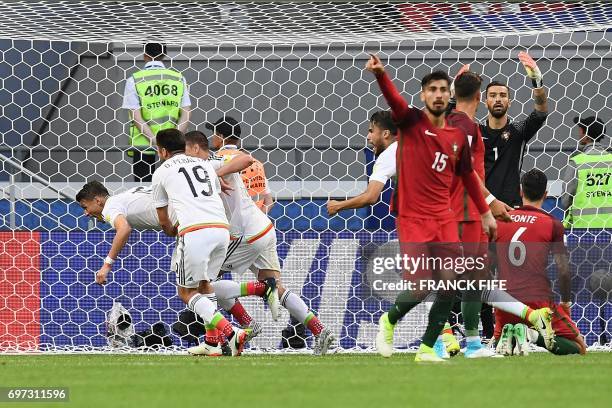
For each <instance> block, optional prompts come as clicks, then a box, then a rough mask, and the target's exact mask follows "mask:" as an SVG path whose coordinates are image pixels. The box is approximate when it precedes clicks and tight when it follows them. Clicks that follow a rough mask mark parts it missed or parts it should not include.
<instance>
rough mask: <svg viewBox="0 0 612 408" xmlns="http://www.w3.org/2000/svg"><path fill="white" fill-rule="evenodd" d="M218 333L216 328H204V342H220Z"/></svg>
mask: <svg viewBox="0 0 612 408" xmlns="http://www.w3.org/2000/svg"><path fill="white" fill-rule="evenodd" d="M220 334H221V333H220V332H219V330H217V329H206V343H208V344H219V343H220V342H221V339H220Z"/></svg>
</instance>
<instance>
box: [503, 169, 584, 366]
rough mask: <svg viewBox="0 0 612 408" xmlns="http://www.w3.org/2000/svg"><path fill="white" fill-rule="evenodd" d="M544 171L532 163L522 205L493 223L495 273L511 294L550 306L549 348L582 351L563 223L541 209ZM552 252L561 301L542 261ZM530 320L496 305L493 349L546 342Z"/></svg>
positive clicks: (521, 350)
mask: <svg viewBox="0 0 612 408" xmlns="http://www.w3.org/2000/svg"><path fill="white" fill-rule="evenodd" d="M546 183H547V179H546V175H545V174H544V173H543V172H541V171H540V170H537V169H533V170H531V171H529V172H527V173H526V174H525V175H523V177H522V179H521V197H522V199H523V206H522V207H521V208H519V209H517V210H515V211H513V212H512V213H511V215H510V217H511V218H512V221H513V222H511V223H499V224H498V238H497V256H498V261H499V263H498V264H499V272H500V275H499V278H500V279H502V280H506V281H507V289H508V292H510V294H511V295H513V296H515V297H516V298H518V299H519V300H522V301H523V302H524V303H525V304H527V305H528V306H530V307H532V308H534V309H538V308H542V307H549V308H550V309H551V310H552V312H553V315H552V326H553V330H554V332H555V337H554V343H553V345H552V347H548V349H549V350H550V351H551V352H552V353H553V354H557V355H564V354H584V353H586V344H585V342H584V339H583V338H582V336H581V335H580V332H579V331H578V327H577V326H576V324H575V323H574V322H573V321H572V319H571V317H570V316H571V314H570V298H571V283H570V282H571V278H570V273H569V265H568V256H567V250H566V248H565V245H564V244H563V234H564V230H563V225H562V224H561V222H559V221H558V220H556V219H555V218H553V217H552V216H551V215H549V214H548V213H546V212H544V211H543V210H542V203H543V202H544V200H545V199H546V194H547V191H546ZM550 252H552V254H553V257H554V260H555V263H556V265H557V270H558V279H559V288H560V292H561V300H562V303H561V304H556V303H555V302H554V301H553V293H552V290H551V284H550V281H549V280H548V275H547V272H546V266H547V264H548V254H549V253H550ZM528 324H529V322H528V321H527V320H525V319H521V318H518V317H516V316H513V315H511V314H508V313H506V312H503V311H501V310H496V312H495V340H496V341H497V351H498V353H503V354H506V355H512V354H527V349H526V347H525V346H526V343H527V342H532V343H535V344H537V345H538V346H541V347H545V344H544V339H543V338H542V336H541V335H539V334H538V332H537V331H535V330H533V329H531V328H529V327H528V326H527V325H528Z"/></svg>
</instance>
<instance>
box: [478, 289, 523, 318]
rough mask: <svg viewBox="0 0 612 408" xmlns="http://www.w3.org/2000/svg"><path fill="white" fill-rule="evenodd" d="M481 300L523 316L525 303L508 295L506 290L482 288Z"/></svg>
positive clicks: (507, 311)
mask: <svg viewBox="0 0 612 408" xmlns="http://www.w3.org/2000/svg"><path fill="white" fill-rule="evenodd" d="M481 299H482V301H483V302H485V303H487V304H489V305H491V306H493V307H494V308H496V309H499V310H502V311H504V312H506V313H510V314H513V315H515V316H518V317H520V318H523V313H524V312H525V311H526V308H527V305H525V304H524V303H522V302H519V301H518V300H516V298H514V297H512V296H510V295H509V294H508V293H507V292H506V291H503V290H500V289H493V290H483V291H482V298H481Z"/></svg>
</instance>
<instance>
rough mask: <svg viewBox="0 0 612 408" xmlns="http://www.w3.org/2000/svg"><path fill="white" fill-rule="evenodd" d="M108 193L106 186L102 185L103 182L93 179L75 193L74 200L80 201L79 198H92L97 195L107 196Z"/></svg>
mask: <svg viewBox="0 0 612 408" xmlns="http://www.w3.org/2000/svg"><path fill="white" fill-rule="evenodd" d="M109 195H110V194H109V193H108V190H107V189H106V187H104V184H102V183H100V182H99V181H96V180H94V181H90V182H89V183H87V184H85V185H84V186H83V188H82V189H81V191H79V192H78V193H77V195H76V201H77V203H80V202H81V200H93V199H94V198H96V197H98V196H101V197H108V196H109Z"/></svg>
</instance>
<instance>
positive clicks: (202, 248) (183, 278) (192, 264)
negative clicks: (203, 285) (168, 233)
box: [172, 228, 230, 288]
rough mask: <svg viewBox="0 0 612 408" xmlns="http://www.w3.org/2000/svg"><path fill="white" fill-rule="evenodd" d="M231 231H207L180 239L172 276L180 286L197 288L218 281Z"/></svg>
mask: <svg viewBox="0 0 612 408" xmlns="http://www.w3.org/2000/svg"><path fill="white" fill-rule="evenodd" d="M229 241H230V235H229V231H228V230H226V229H224V228H203V229H199V230H195V231H192V232H188V233H186V234H185V235H183V236H182V237H178V239H177V243H176V247H175V248H174V252H173V253H172V272H174V273H176V284H177V285H178V286H182V287H184V288H197V287H198V285H199V284H200V282H201V281H210V280H211V277H212V279H213V280H214V279H215V278H216V277H217V274H218V273H219V270H220V269H221V265H223V260H224V259H225V254H226V252H227V246H228V244H229Z"/></svg>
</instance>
